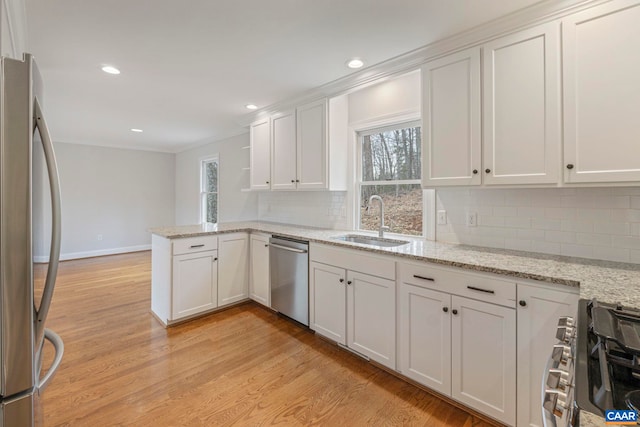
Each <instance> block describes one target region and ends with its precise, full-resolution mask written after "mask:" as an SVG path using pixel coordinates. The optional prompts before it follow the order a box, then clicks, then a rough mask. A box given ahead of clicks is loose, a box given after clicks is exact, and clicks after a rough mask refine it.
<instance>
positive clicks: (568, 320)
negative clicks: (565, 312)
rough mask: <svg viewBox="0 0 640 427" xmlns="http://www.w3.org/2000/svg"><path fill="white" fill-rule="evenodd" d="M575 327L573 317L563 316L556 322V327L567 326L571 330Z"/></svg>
mask: <svg viewBox="0 0 640 427" xmlns="http://www.w3.org/2000/svg"><path fill="white" fill-rule="evenodd" d="M575 325H576V322H575V321H574V320H573V317H569V316H565V317H561V318H560V319H559V320H558V326H569V327H571V328H573V327H574V326H575Z"/></svg>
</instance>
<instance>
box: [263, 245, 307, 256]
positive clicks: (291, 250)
mask: <svg viewBox="0 0 640 427" xmlns="http://www.w3.org/2000/svg"><path fill="white" fill-rule="evenodd" d="M270 246H271V247H272V248H278V249H284V250H285V251H289V252H295V253H298V254H306V253H307V252H308V251H307V250H306V249H296V248H290V247H288V246H282V245H278V244H276V243H270Z"/></svg>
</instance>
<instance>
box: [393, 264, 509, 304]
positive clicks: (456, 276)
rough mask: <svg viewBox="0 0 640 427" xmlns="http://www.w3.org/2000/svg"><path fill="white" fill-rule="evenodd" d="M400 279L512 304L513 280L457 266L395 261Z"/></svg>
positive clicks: (480, 299) (445, 290)
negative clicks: (462, 269)
mask: <svg viewBox="0 0 640 427" xmlns="http://www.w3.org/2000/svg"><path fill="white" fill-rule="evenodd" d="M398 266H399V273H400V274H399V277H400V281H401V283H408V284H411V285H416V286H420V287H423V288H428V289H435V290H438V291H442V292H447V293H450V294H454V295H460V296H465V297H469V298H473V299H475V300H479V301H486V302H490V303H493V304H500V305H503V306H506V307H515V305H516V283H515V280H514V281H513V282H511V281H507V280H500V279H496V278H495V277H492V276H489V275H485V274H481V273H480V274H479V273H467V272H464V271H461V270H458V269H451V268H443V267H433V266H430V265H425V264H409V263H398Z"/></svg>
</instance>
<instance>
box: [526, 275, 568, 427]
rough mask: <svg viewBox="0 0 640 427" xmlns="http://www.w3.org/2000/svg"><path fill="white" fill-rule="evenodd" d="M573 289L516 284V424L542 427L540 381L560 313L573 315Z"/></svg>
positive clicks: (553, 341) (554, 340)
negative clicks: (562, 290) (556, 289)
mask: <svg viewBox="0 0 640 427" xmlns="http://www.w3.org/2000/svg"><path fill="white" fill-rule="evenodd" d="M578 299H579V295H578V294H577V293H569V292H559V291H554V290H550V289H546V288H541V287H537V286H528V285H521V284H518V300H519V301H520V304H519V306H518V353H517V354H518V411H517V412H518V426H531V427H534V426H535V427H542V425H543V424H542V415H541V414H542V405H541V404H540V384H541V381H542V376H543V375H544V368H545V365H546V362H547V359H548V358H549V354H550V353H551V348H552V347H553V345H554V344H556V342H557V340H556V338H555V331H556V325H557V324H558V318H560V317H561V316H571V317H574V318H575V316H576V313H577V310H578Z"/></svg>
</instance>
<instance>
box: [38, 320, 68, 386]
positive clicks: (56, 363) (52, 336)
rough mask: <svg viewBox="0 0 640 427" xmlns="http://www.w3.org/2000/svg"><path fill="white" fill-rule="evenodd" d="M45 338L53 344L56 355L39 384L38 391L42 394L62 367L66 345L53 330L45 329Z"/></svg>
mask: <svg viewBox="0 0 640 427" xmlns="http://www.w3.org/2000/svg"><path fill="white" fill-rule="evenodd" d="M44 338H45V339H46V340H47V341H49V342H50V343H51V344H53V347H54V349H55V352H56V355H55V356H54V358H53V362H52V363H51V367H50V368H49V370H48V371H47V373H46V374H45V376H44V377H42V379H41V380H40V381H39V382H38V390H40V392H41V393H42V391H43V390H44V389H45V387H47V385H49V381H51V379H52V378H53V375H54V374H55V373H56V371H57V370H58V368H59V367H60V362H61V361H62V355H63V354H64V343H63V342H62V338H60V336H59V335H58V334H56V333H55V332H53V331H52V330H51V329H47V328H45V330H44Z"/></svg>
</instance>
